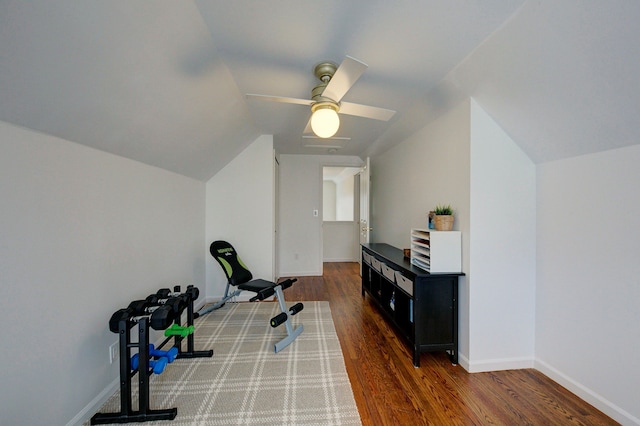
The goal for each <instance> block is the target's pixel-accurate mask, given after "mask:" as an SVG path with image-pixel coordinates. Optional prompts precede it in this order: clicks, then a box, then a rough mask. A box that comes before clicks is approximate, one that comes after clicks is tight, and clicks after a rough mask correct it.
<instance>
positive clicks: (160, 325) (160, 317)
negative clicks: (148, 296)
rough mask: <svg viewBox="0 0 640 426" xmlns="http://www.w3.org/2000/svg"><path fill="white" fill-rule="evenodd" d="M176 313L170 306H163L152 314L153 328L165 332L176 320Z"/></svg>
mask: <svg viewBox="0 0 640 426" xmlns="http://www.w3.org/2000/svg"><path fill="white" fill-rule="evenodd" d="M176 315H177V314H176V313H175V312H174V311H173V309H172V308H171V306H170V305H162V306H160V307H158V309H156V310H155V311H153V313H152V314H151V322H150V325H151V328H153V329H154V330H165V329H166V328H167V327H169V326H170V325H171V323H172V322H173V320H174V319H175V318H176Z"/></svg>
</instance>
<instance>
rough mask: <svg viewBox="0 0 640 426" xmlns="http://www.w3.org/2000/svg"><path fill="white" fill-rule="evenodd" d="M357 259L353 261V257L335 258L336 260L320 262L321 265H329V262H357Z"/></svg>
mask: <svg viewBox="0 0 640 426" xmlns="http://www.w3.org/2000/svg"><path fill="white" fill-rule="evenodd" d="M357 261H358V259H354V258H353V257H340V258H336V259H323V260H322V262H323V263H329V262H357Z"/></svg>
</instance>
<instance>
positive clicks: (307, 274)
mask: <svg viewBox="0 0 640 426" xmlns="http://www.w3.org/2000/svg"><path fill="white" fill-rule="evenodd" d="M321 276H322V271H298V272H280V277H291V278H295V277H321Z"/></svg>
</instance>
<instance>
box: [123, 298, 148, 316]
mask: <svg viewBox="0 0 640 426" xmlns="http://www.w3.org/2000/svg"><path fill="white" fill-rule="evenodd" d="M151 306H152V304H151V303H150V302H149V300H134V301H133V302H131V303H129V307H128V309H131V311H132V312H133V314H134V315H144V314H147V313H149V312H148V311H147V309H148V308H149V307H151Z"/></svg>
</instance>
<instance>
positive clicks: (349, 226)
mask: <svg viewBox="0 0 640 426" xmlns="http://www.w3.org/2000/svg"><path fill="white" fill-rule="evenodd" d="M358 227H359V225H358V222H354V221H351V222H346V221H342V222H324V223H323V224H322V260H323V261H324V262H357V261H358V258H359V256H360V234H359V232H358Z"/></svg>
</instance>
